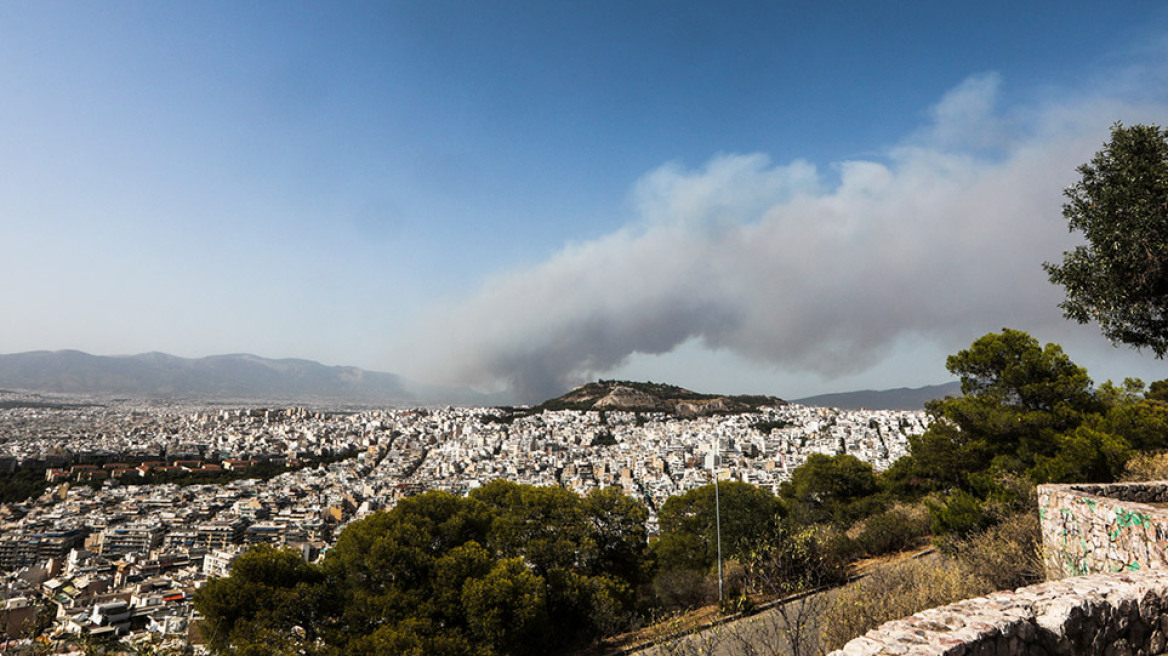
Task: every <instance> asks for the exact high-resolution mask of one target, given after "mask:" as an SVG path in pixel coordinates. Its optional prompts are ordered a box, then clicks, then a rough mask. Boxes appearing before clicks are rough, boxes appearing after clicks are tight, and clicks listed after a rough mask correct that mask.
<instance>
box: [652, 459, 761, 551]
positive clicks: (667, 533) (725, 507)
mask: <svg viewBox="0 0 1168 656" xmlns="http://www.w3.org/2000/svg"><path fill="white" fill-rule="evenodd" d="M719 487H720V489H719V490H718V496H719V497H720V498H719V499H718V501H719V505H720V506H721V519H722V553H723V556H724V557H726V558H733V557H736V556H737V555H738V553H739V551H740V550H741V548H742V546H743V545H744V544H746V543H747V542H749V541H752V540H753V539H754V538H755V537H756V536H757V535H759V534H761V533H763V532H765V531H766V530H767V529H768V528H769V527H770V526H771V525H772V523H773V522H774V520H775V519H777V518H778V515H779V512H780V505H779V501H778V498H777V497H775V495H773V494H771V493H770V492H768V491H766V490H763V489H761V488H758V487H756V486H754V485H751V484H749V483H742V482H740V481H727V482H724V483H720V484H719ZM714 502H715V499H714V486H713V484H710V485H703V486H701V487H696V488H694V489H692V490H689V491H687V492H686V493H685V494H681V495H677V496H673V497H669V499H667V500H666V501H665V503H664V504H663V505H662V506H661V512H660V513H659V514H658V523H659V524H660V527H661V537H660V539H658V540H657V543H656V544H655V546H654V549H655V551H656V554H657V559H658V563H659V565H660V566H661V568H662V569H664V570H669V569H690V570H701V571H703V572H704V571H705V570H708V569H709V568H710V567H711V566H712V565H713V564H714V561H715V559H716V558H717V554H718V542H717V527H716V526H715V519H716V518H715V514H716V513H715V508H714Z"/></svg>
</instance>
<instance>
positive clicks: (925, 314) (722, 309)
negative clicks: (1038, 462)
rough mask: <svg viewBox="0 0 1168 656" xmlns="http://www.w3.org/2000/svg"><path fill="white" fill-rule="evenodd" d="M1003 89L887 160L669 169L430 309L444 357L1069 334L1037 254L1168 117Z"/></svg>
mask: <svg viewBox="0 0 1168 656" xmlns="http://www.w3.org/2000/svg"><path fill="white" fill-rule="evenodd" d="M998 86H999V81H998V79H997V77H996V76H994V75H984V76H978V77H974V78H970V79H969V80H967V81H966V82H964V83H963V84H961V85H960V86H959V87H957V88H956V89H954V90H953V91H951V92H950V93H949V94H947V95H946V96H945V97H944V98H943V99H942V100H941V101H940V102H939V103H938V104H937V105H936V106H935V107H934V108H933V110H932V115H931V118H930V120H929V121H928V124H927V125H926V126H925V127H924V128H922V129H921V130H920V131H919V132H918V133H916V134H913V135H911V136H910V137H909V138H907V139H905V140H904V141H903V143H901V144H899V145H897V146H896V147H894V148H892V149H890V150H889V151H888V152H887V153H886V154H884V155H883V156H881V157H880V158H871V159H865V160H855V161H847V162H843V163H840V164H837V165H834V166H833V167H831V168H830V169H829V170H827V171H821V170H818V169H817V168H816V167H815V166H813V165H811V164H809V163H806V162H803V161H795V162H792V163H789V164H780V165H776V164H774V163H773V162H771V161H770V160H769V158H768V157H767V156H765V155H761V154H721V155H718V156H716V157H713V158H712V159H711V160H709V161H708V162H707V163H706V164H705V165H704V166H702V167H700V168H698V169H693V170H691V169H687V168H685V167H683V166H680V165H677V164H668V165H666V166H663V167H661V168H659V169H657V170H655V171H653V172H651V173H649V174H648V175H646V176H644V178H643V179H642V180H640V181H639V183H638V184H637V185H636V187H635V189H634V192H633V200H634V202H635V207H636V208H637V212H638V217H637V219H636V220H635V221H634V222H632V223H631V224H629V225H627V226H626V227H624V228H623V229H620V230H618V231H616V232H614V233H611V234H608V235H606V236H604V237H602V238H599V239H596V240H593V241H588V242H584V243H578V244H571V245H568V246H567V247H565V248H563V249H562V250H561V251H560V252H558V253H556V254H554V255H553V256H551V257H550V258H549V259H547V260H546V261H544V262H543V263H541V264H539V265H537V266H533V267H531V268H528V269H522V270H515V271H511V272H509V273H507V274H506V275H502V276H499V277H496V278H495V279H493V280H491V281H490V282H489V283H488V284H486V285H485V286H484V287H483V288H482V289H481V290H479V292H478V293H477V294H475V295H474V296H473V297H471V298H467V299H464V300H463V301H462V302H461V303H457V304H453V305H450V306H448V307H446V308H444V309H443V310H442V311H441V312H438V313H436V314H435V315H433V316H430V317H428V319H427V321H426V322H425V325H424V328H423V330H424V332H425V334H426V335H428V336H430V337H436V338H438V339H432V340H429V343H432V344H440V345H441V346H440V347H435V349H434V352H433V354H432V358H433V361H434V366H435V367H436V368H438V370H440V371H442V372H443V373H444V374H445V377H446V378H447V379H451V380H455V381H457V382H459V383H463V384H471V385H479V386H488V387H489V386H492V385H494V386H498V385H500V384H503V385H506V386H509V387H510V388H511V389H512V390H513V391H515V392H516V394H517V395H518V396H519V398H522V399H541V398H546V397H548V396H551V395H553V394H555V393H558V392H560V391H562V390H564V389H566V388H568V387H570V386H572V385H573V384H576V383H578V382H580V381H581V380H582V379H584V378H586V377H588V376H591V375H596V374H603V373H604V372H606V371H609V370H611V369H613V368H615V367H618V366H619V365H621V364H622V363H623V362H625V361H626V359H627V358H628V357H629V356H630V355H631V354H634V353H645V354H660V353H667V352H669V351H671V350H673V349H675V348H676V347H678V346H679V345H680V344H682V343H685V342H687V341H689V340H697V341H699V342H700V343H701V344H702V345H703V346H704V347H706V348H708V349H727V350H730V351H733V352H735V353H737V354H739V355H741V356H744V357H747V358H750V359H754V360H758V361H762V362H767V363H771V364H773V365H775V366H778V367H784V368H792V369H801V370H808V371H814V372H819V373H821V374H824V375H827V376H834V375H843V374H848V373H854V372H857V371H861V370H863V369H864V368H866V367H869V366H871V365H873V364H874V363H876V362H878V361H879V360H880V359H881V358H882V357H884V356H885V355H886V354H887V352H888V350H889V348H890V347H891V345H892V344H893V343H894V342H896V341H897V340H898V339H903V338H905V337H906V336H907V337H920V338H923V339H931V340H936V341H938V342H941V343H945V344H949V343H953V344H955V345H956V346H957V347H962V346H967V345H968V343H969V341H970V335H971V331H970V329H971V327H976V328H977V329H978V330H980V331H981V332H985V331H989V330H997V329H1000V328H1001V327H1002V326H1006V325H1009V326H1016V327H1019V328H1023V329H1026V330H1031V331H1035V330H1039V329H1044V330H1048V331H1050V332H1048V333H1045V334H1046V335H1048V336H1049V337H1051V338H1053V337H1057V330H1058V328H1057V326H1061V325H1064V324H1065V323H1066V322H1065V321H1064V320H1063V319H1062V318H1061V315H1060V313H1059V311H1058V309H1057V307H1056V306H1057V303H1058V302H1059V301H1060V300H1061V298H1062V295H1061V290H1060V289H1058V288H1055V287H1054V286H1052V285H1051V284H1050V283H1049V282H1048V281H1047V279H1046V275H1045V274H1044V273H1043V271H1042V268H1041V264H1042V262H1044V261H1052V260H1055V259H1058V258H1059V257H1060V256H1061V253H1062V251H1063V250H1065V249H1066V248H1068V247H1069V246H1071V245H1072V244H1073V243H1074V236H1073V235H1070V234H1068V231H1067V228H1066V223H1065V221H1064V220H1063V219H1062V217H1061V212H1060V209H1061V206H1062V190H1063V189H1064V188H1065V186H1066V185H1068V184H1070V183H1071V182H1073V181H1074V179H1075V177H1076V173H1075V167H1076V166H1078V165H1079V164H1080V163H1082V162H1084V161H1086V160H1087V159H1089V158H1090V156H1091V155H1092V153H1094V152H1095V151H1096V150H1098V149H1099V147H1100V146H1101V144H1102V143H1103V141H1104V140H1105V139H1106V136H1107V129H1108V127H1109V126H1110V124H1111V123H1112V122H1114V121H1115V120H1123V121H1124V122H1125V123H1134V122H1163V121H1164V118H1165V117H1166V116H1168V114H1166V112H1165V111H1164V109H1163V108H1162V107H1142V108H1137V107H1133V106H1125V105H1121V104H1119V103H1109V102H1101V101H1098V100H1092V101H1086V100H1084V101H1082V102H1080V103H1077V104H1074V105H1060V106H1049V107H1045V108H1039V109H1034V110H1029V111H1027V112H1014V113H1013V114H1012V115H1010V116H1000V115H998V114H997V113H995V110H994V107H995V104H996V101H995V98H996V96H997V91H998ZM973 334H980V332H978V333H973Z"/></svg>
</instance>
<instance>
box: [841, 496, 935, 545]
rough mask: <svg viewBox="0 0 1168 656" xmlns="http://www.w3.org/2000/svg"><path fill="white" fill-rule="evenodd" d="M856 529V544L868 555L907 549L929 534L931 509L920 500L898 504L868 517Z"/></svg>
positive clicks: (919, 542)
mask: <svg viewBox="0 0 1168 656" xmlns="http://www.w3.org/2000/svg"><path fill="white" fill-rule="evenodd" d="M859 526H860V530H859V532H858V533H856V534H855V535H856V538H855V539H856V544H857V545H858V546H859V548H860V549H862V550H863V551H864V553H866V554H868V555H869V556H882V555H884V554H889V553H895V552H898V551H904V550H906V549H909V548H912V547H915V546H918V545H920V544H921V542H922V541H923V539H924V538H925V536H927V535H929V512H928V510H927V509H926V508H925V507H924V506H923V505H920V504H917V505H912V506H909V505H902V504H898V505H896V506H893V507H892V508H889V509H888V510H886V511H884V512H882V513H880V514H878V515H873V516H872V517H869V518H868V519H867V520H865V521H864V522H862V523H861V524H860V525H859Z"/></svg>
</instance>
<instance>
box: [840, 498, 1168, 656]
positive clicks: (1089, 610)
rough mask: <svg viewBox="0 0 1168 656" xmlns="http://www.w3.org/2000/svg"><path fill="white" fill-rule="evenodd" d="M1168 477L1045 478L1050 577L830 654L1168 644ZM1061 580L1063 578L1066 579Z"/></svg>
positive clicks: (1105, 649)
mask: <svg viewBox="0 0 1168 656" xmlns="http://www.w3.org/2000/svg"><path fill="white" fill-rule="evenodd" d="M1165 502H1168V482H1157V483H1125V484H1110V485H1041V486H1039V488H1038V503H1039V514H1040V518H1041V524H1042V541H1043V548H1044V552H1045V561H1046V568H1047V576H1048V578H1050V579H1051V580H1050V581H1049V582H1047V583H1043V584H1040V585H1035V586H1030V587H1028V588H1021V589H1019V590H1017V591H1014V592H998V593H994V594H991V595H988V596H986V597H980V598H977V599H967V600H965V601H961V602H958V603H956V604H950V605H949V606H943V607H940V608H933V609H930V610H926V611H923V612H921V613H917V614H916V615H913V616H911V617H907V618H904V619H902V620H896V621H894V622H888V623H886V624H883V625H881V626H880V627H879V628H877V629H875V630H873V631H869V632H868V633H867V634H865V635H864V636H862V637H860V638H856V639H855V640H852V641H851V642H849V643H848V644H847V645H845V646H844V648H843V649H841V650H838V651H835V652H832V655H831V656H877V655H881V656H884V655H888V656H892V655H895V656H926V655H940V654H944V655H945V656H1023V655H1031V654H1033V655H1034V656H1076V655H1078V654H1098V655H1099V656H1154V655H1157V654H1163V653H1165V652H1166V649H1168V553H1166V552H1168V508H1164V507H1160V506H1158V505H1150V504H1160V503H1165ZM1060 579H1061V580H1060Z"/></svg>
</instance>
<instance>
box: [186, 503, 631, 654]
mask: <svg viewBox="0 0 1168 656" xmlns="http://www.w3.org/2000/svg"><path fill="white" fill-rule="evenodd" d="M646 516H647V511H646V510H645V508H644V507H643V506H642V505H640V504H639V503H637V502H635V501H633V500H632V499H628V498H626V497H624V496H623V495H621V494H620V493H619V492H617V491H615V490H603V491H595V492H592V493H590V494H589V495H588V496H586V497H581V496H579V495H577V494H574V493H572V492H569V491H567V490H563V489H560V488H537V487H532V486H527V485H519V484H516V483H509V482H505V481H496V482H494V483H491V484H488V485H486V486H484V487H482V488H480V489H479V490H476V491H475V493H473V494H472V495H470V496H469V497H465V498H464V497H456V496H453V495H450V494H447V493H444V492H429V493H426V494H422V495H419V496H416V497H411V498H408V499H404V500H402V501H401V502H399V503H398V505H397V506H396V507H395V508H394V509H393V510H391V511H388V512H380V513H374V514H373V515H370V516H369V517H366V518H365V519H362V520H360V521H357V522H354V523H353V524H351V525H350V526H348V527H347V528H346V529H345V530H344V531H343V532H342V533H341V535H340V537H339V538H338V540H337V543H336V546H335V547H334V548H333V549H332V550H330V551H329V553H328V555H327V556H326V558H325V560H324V562H323V563H322V564H321V565H320V566H315V565H309V564H306V563H304V562H303V561H302V560H300V558H299V556H297V555H295V554H293V553H290V552H283V551H276V550H274V549H271V548H270V547H260V548H258V549H257V550H254V551H252V552H249V553H248V554H247V555H245V556H243V557H241V558H240V559H239V560H238V561H237V562H236V564H235V566H234V567H233V569H232V574H231V576H229V577H227V578H223V579H216V580H213V581H212V582H210V583H209V584H208V585H207V586H205V587H204V589H203V590H201V591H200V593H199V595H198V596H197V597H196V604H197V607H198V608H199V610H200V612H202V613H203V614H204V615H205V616H206V617H207V622H208V625H207V626H208V628H209V629H210V633H211V635H212V647H213V648H215V649H216V650H218V651H221V652H226V651H232V653H249V651H251V650H259V651H256V653H268V652H263V649H265V646H268V647H270V646H271V645H272V644H274V643H273V637H272V635H273V634H275V633H282V634H284V635H296V633H295V631H294V629H296V627H299V629H298V630H300V631H302V632H303V639H302V640H300V641H299V643H298V644H297V646H296V648H297V649H298V650H302V653H316V652H318V651H319V652H320V653H328V654H358V655H360V654H369V655H374V654H387V653H393V654H418V655H422V654H426V655H429V654H439V655H441V654H449V655H452V656H453V655H473V656H506V655H512V654H515V655H519V654H532V653H537V652H544V651H548V650H549V649H550V650H553V651H554V650H563V649H567V648H570V647H573V646H578V645H580V644H583V643H586V642H588V641H589V640H593V639H595V638H597V637H599V636H601V635H606V634H607V633H612V632H616V631H617V630H618V629H620V628H621V627H622V626H623V625H624V624H626V623H627V621H628V620H629V618H630V613H631V611H632V608H633V604H634V595H633V589H634V587H635V586H636V585H637V584H638V583H639V582H640V581H641V580H643V579H644V578H645V573H644V571H643V568H644V566H645V562H646V559H645V550H646V542H645V518H646ZM552 627H555V628H556V630H554V631H553V630H551V628H552Z"/></svg>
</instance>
